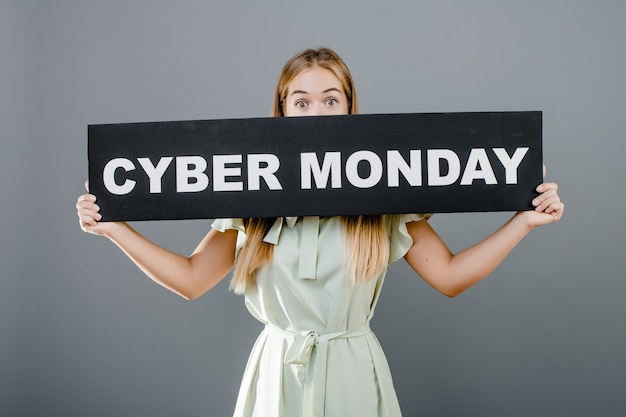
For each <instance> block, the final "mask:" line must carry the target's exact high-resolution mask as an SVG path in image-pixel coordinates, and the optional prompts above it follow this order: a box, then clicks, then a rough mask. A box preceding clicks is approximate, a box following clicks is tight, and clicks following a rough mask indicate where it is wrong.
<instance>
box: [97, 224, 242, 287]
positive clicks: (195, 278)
mask: <svg viewBox="0 0 626 417" xmlns="http://www.w3.org/2000/svg"><path fill="white" fill-rule="evenodd" d="M229 232H230V233H229ZM106 236H107V237H108V238H109V239H110V240H111V241H112V242H114V243H115V244H116V245H117V246H118V247H119V248H120V249H121V250H122V251H123V252H124V253H125V254H126V255H127V256H128V257H129V258H130V259H131V260H132V261H133V262H134V263H135V264H136V265H137V266H138V267H139V268H140V269H141V270H142V271H143V272H144V273H145V274H146V275H148V276H149V277H150V278H151V279H152V280H154V281H155V282H157V283H158V284H160V285H162V286H163V287H165V288H168V289H169V290H171V291H173V292H175V293H177V294H179V295H180V296H182V297H184V298H186V299H194V298H197V297H198V296H200V295H202V294H203V293H205V292H206V291H208V290H209V289H211V288H212V287H213V286H215V285H216V284H217V283H218V282H219V281H220V280H221V279H222V278H223V277H224V276H225V275H226V274H227V273H228V271H229V270H230V269H231V267H232V265H233V262H234V252H235V241H236V232H233V231H227V232H226V233H221V232H217V231H214V230H211V232H209V234H207V236H206V237H205V238H204V239H203V241H202V242H201V243H200V245H199V246H198V248H197V249H196V251H195V252H194V254H193V255H192V256H190V257H185V256H183V255H180V254H177V253H174V252H172V251H169V250H167V249H165V248H163V247H161V246H159V245H157V244H155V243H153V242H152V241H150V240H149V239H147V238H145V237H144V236H143V235H141V234H140V233H139V232H137V231H136V230H135V229H133V228H132V227H131V226H130V225H128V224H127V223H116V224H115V225H114V226H112V227H111V229H110V230H109V231H108V233H107V234H106Z"/></svg>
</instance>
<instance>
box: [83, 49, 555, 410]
mask: <svg viewBox="0 0 626 417" xmlns="http://www.w3.org/2000/svg"><path fill="white" fill-rule="evenodd" d="M357 112H358V103H357V97H356V93H355V90H354V85H353V83H352V77H351V75H350V72H349V70H348V68H347V67H346V65H345V64H344V62H343V61H342V60H341V59H340V58H339V56H337V55H336V54H335V53H334V52H333V51H332V50H329V49H324V48H322V49H318V50H306V51H303V52H301V53H299V54H297V55H296V56H294V57H293V58H291V59H290V60H289V61H288V62H287V63H286V64H285V67H284V68H283V72H282V74H281V76H280V79H279V81H278V85H277V88H276V92H275V96H274V105H273V116H276V117H281V116H311V115H337V114H350V113H357ZM537 191H538V192H539V195H538V196H537V197H536V198H535V199H534V200H533V202H532V204H533V205H534V207H535V210H534V211H525V212H519V213H516V214H515V215H514V216H513V217H512V218H511V219H510V220H509V221H508V222H507V223H506V224H505V225H503V226H502V227H501V228H500V229H499V230H497V231H496V232H495V233H493V234H492V235H491V236H489V237H488V238H487V239H485V240H483V241H481V242H479V243H477V244H475V245H474V246H472V247H470V248H467V249H465V250H463V251H461V252H459V253H456V254H452V253H451V252H450V250H449V249H448V248H447V247H446V245H445V244H444V242H442V240H441V239H440V238H439V236H438V235H437V234H436V233H435V231H434V230H433V229H432V228H431V226H430V225H429V223H428V221H427V219H428V217H429V215H424V214H406V215H384V216H347V217H322V218H320V217H315V216H307V217H304V218H295V217H287V218H273V219H262V218H253V219H218V220H216V221H215V222H214V223H213V225H212V229H211V231H209V232H208V234H207V235H206V236H205V238H204V239H203V240H202V241H201V242H200V244H199V245H198V247H197V248H196V250H195V251H194V252H193V254H192V255H191V256H190V257H184V256H181V255H178V254H175V253H172V252H169V251H167V250H165V249H163V248H161V247H159V246H157V245H156V244H154V243H152V242H151V241H149V240H147V239H146V238H144V237H143V236H142V235H140V234H139V233H137V232H136V231H135V230H134V229H132V228H131V227H130V226H129V225H128V224H126V223H121V222H120V223H105V222H99V220H100V219H101V216H100V214H99V213H98V211H99V207H98V206H97V204H96V197H95V196H94V195H91V194H85V195H82V196H80V197H79V198H78V202H77V204H76V207H77V210H78V217H79V220H80V225H81V228H82V229H83V230H84V231H86V232H90V233H93V234H96V235H103V236H106V237H108V238H109V239H110V240H111V241H113V242H114V243H115V244H116V245H118V246H119V247H120V248H121V249H122V251H124V252H125V253H126V254H127V255H128V256H129V257H130V258H131V259H132V260H133V261H134V262H135V263H136V264H137V265H138V266H139V268H141V269H142V270H143V271H144V272H145V273H146V274H147V275H148V276H150V277H151V278H152V279H153V280H154V281H156V282H157V283H159V284H161V285H163V286H165V287H167V288H168V289H170V290H172V291H174V292H175V293H177V294H179V295H181V296H183V297H184V298H187V299H194V298H197V297H199V296H200V295H202V294H203V293H205V292H206V291H208V290H210V289H211V288H213V286H215V285H216V284H217V283H218V282H219V281H220V280H221V279H223V278H224V277H225V276H226V275H227V274H228V272H229V271H230V270H231V269H232V268H233V266H235V270H234V274H233V279H232V283H231V286H232V288H233V289H234V290H235V291H236V292H237V293H241V294H244V295H245V302H246V307H247V308H248V310H249V311H250V312H251V313H252V315H253V316H254V317H256V318H257V319H258V320H260V321H261V322H262V323H264V324H265V329H264V330H263V331H262V333H261V334H260V336H259V338H258V339H257V342H256V343H255V345H254V347H253V349H252V353H251V355H250V359H249V361H248V364H247V366H246V370H245V373H244V377H243V381H242V384H241V389H240V392H239V397H238V400H237V405H236V408H235V413H234V415H235V416H236V417H243V416H268V417H269V416H272V417H275V416H290V417H291V416H326V417H339V416H341V417H345V416H359V417H391V416H400V415H401V413H400V408H399V405H398V401H397V398H396V394H395V391H394V388H393V384H392V380H391V374H390V372H389V367H388V365H387V362H386V359H385V356H384V354H383V351H382V349H381V347H380V345H379V344H378V341H377V340H376V337H375V336H374V334H373V333H372V331H371V330H370V328H369V322H370V320H371V318H372V315H373V312H374V308H375V306H376V302H377V300H378V296H379V294H380V291H381V287H382V284H383V280H384V277H385V273H386V271H387V267H388V265H389V264H391V263H392V262H394V261H395V260H397V259H399V258H402V257H404V259H405V260H406V261H407V262H408V263H409V265H410V266H411V267H412V268H413V269H414V270H415V272H416V273H417V274H418V275H419V276H420V277H422V278H423V279H424V280H425V281H426V282H428V283H429V284H430V285H431V286H433V287H434V288H435V289H437V290H438V291H440V292H441V293H443V294H445V295H447V296H450V297H454V296H456V295H458V294H460V293H461V292H463V291H464V290H466V289H467V288H469V287H471V286H472V285H474V284H475V283H477V282H478V281H480V280H481V279H483V278H484V277H485V276H487V275H488V274H489V273H490V272H491V271H493V270H494V269H495V268H496V266H497V265H498V264H499V263H500V262H501V261H502V260H503V259H504V258H505V257H506V255H507V254H508V253H509V252H510V251H511V250H512V249H513V247H515V245H516V244H517V243H518V242H519V241H520V240H521V239H522V238H523V237H524V236H525V235H526V234H527V233H528V232H530V231H531V230H532V229H533V228H534V227H536V226H540V225H544V224H548V223H552V222H556V221H558V220H559V219H560V218H561V216H562V214H563V209H564V206H563V204H562V203H561V202H560V200H559V196H558V194H557V185H556V184H553V183H543V184H540V185H539V186H538V187H537ZM238 238H239V239H238Z"/></svg>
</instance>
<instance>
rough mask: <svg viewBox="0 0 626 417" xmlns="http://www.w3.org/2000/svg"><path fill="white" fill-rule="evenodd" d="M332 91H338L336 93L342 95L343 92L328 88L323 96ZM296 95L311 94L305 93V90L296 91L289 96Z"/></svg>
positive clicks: (323, 92)
mask: <svg viewBox="0 0 626 417" xmlns="http://www.w3.org/2000/svg"><path fill="white" fill-rule="evenodd" d="M331 91H336V92H338V93H340V94H341V90H340V89H338V88H336V87H331V88H327V89H326V90H324V91H322V94H326V93H329V92H331ZM294 94H309V93H308V92H306V91H304V90H294V91H292V92H291V94H289V95H290V96H293V95H294Z"/></svg>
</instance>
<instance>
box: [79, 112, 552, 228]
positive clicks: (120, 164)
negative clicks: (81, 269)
mask: <svg viewBox="0 0 626 417" xmlns="http://www.w3.org/2000/svg"><path fill="white" fill-rule="evenodd" d="M541 126H542V115H541V112H491V113H488V112H479V113H412V114H377V115H346V116H315V117H275V118H256V119H222V120H192V121H178V122H148V123H121V124H105V125H91V126H89V127H88V157H89V188H90V192H91V193H93V194H95V195H96V197H97V198H98V205H99V206H100V207H101V214H102V216H103V219H104V220H105V221H116V220H165V219H167V220H174V219H210V218H219V217H278V216H308V215H318V216H334V215H358V214H363V215H375V214H394V213H442V212H448V213H449V212H468V211H469V212H472V211H504V210H507V211H513V210H515V211H516V210H527V209H531V208H532V206H531V204H530V202H531V201H532V199H533V198H534V197H535V196H536V195H537V194H536V192H535V188H536V186H537V185H538V184H539V183H541V182H542V151H541Z"/></svg>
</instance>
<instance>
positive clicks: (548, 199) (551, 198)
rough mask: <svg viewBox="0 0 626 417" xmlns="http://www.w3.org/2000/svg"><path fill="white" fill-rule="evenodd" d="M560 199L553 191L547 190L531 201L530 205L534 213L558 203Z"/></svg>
mask: <svg viewBox="0 0 626 417" xmlns="http://www.w3.org/2000/svg"><path fill="white" fill-rule="evenodd" d="M560 201H561V199H560V198H559V195H558V194H557V193H556V191H554V190H548V191H545V192H543V193H541V194H540V195H539V196H537V197H536V198H534V199H533V201H532V205H533V206H535V210H536V211H544V210H545V209H546V208H547V207H548V206H550V204H553V203H558V202H560Z"/></svg>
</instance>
